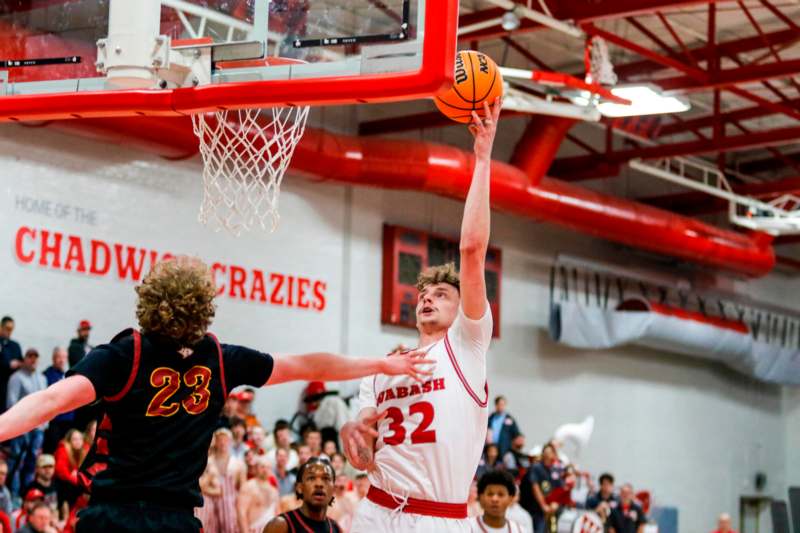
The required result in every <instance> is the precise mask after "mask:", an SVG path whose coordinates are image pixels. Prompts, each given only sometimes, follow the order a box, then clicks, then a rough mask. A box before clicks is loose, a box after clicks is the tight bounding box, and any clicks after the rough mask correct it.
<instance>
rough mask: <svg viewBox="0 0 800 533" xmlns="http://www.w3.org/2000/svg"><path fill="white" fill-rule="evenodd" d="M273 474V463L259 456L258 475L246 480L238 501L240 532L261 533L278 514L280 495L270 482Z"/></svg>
mask: <svg viewBox="0 0 800 533" xmlns="http://www.w3.org/2000/svg"><path fill="white" fill-rule="evenodd" d="M282 451H283V450H282ZM271 476H272V465H270V463H269V461H268V460H267V459H266V457H264V456H263V455H261V456H259V457H257V458H256V476H255V477H254V478H253V479H250V480H248V481H245V482H244V484H243V485H242V490H241V491H240V492H239V498H238V501H237V503H236V507H237V511H238V513H239V532H240V533H261V532H262V531H263V530H264V527H265V526H266V525H267V522H269V521H270V520H272V519H273V518H274V517H275V515H276V514H278V513H277V511H278V502H279V499H280V496H279V494H278V490H277V489H276V488H275V487H273V486H272V483H270V477H271Z"/></svg>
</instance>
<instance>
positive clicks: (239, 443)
mask: <svg viewBox="0 0 800 533" xmlns="http://www.w3.org/2000/svg"><path fill="white" fill-rule="evenodd" d="M230 430H231V434H232V435H233V444H231V457H234V458H236V459H238V460H240V461H244V454H245V452H246V451H247V450H248V446H247V442H245V437H247V426H246V425H245V423H244V420H242V419H241V418H231V419H230Z"/></svg>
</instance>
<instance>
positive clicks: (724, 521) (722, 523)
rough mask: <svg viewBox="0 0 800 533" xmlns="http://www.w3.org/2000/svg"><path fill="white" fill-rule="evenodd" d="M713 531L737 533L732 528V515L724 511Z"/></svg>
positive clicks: (715, 532) (716, 532)
mask: <svg viewBox="0 0 800 533" xmlns="http://www.w3.org/2000/svg"><path fill="white" fill-rule="evenodd" d="M713 533H736V531H734V530H733V529H731V515H729V514H728V513H722V514H721V515H719V520H717V529H716V531H714V532H713Z"/></svg>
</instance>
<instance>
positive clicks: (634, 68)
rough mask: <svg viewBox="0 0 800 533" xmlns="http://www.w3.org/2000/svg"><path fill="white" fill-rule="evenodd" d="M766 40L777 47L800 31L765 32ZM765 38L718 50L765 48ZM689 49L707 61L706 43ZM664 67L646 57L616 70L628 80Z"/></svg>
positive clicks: (723, 45) (739, 51)
mask: <svg viewBox="0 0 800 533" xmlns="http://www.w3.org/2000/svg"><path fill="white" fill-rule="evenodd" d="M764 40H766V42H767V43H769V44H771V45H773V46H775V47H781V46H786V45H789V44H793V43H795V42H797V41H800V32H798V31H795V30H780V31H775V32H772V33H765V34H764ZM764 40H762V39H761V37H758V36H756V37H747V38H744V39H737V40H733V41H725V42H721V43H717V45H716V46H717V52H718V53H719V54H720V55H723V56H726V57H731V56H735V55H738V54H746V53H748V52H753V51H755V50H761V49H762V48H764ZM689 51H690V52H691V54H692V56H693V57H695V58H696V59H697V61H705V60H707V59H708V56H709V51H708V47H707V46H706V45H705V44H704V45H701V46H695V47H692V48H689ZM664 68H665V67H664V65H662V64H661V63H658V62H656V61H653V60H651V59H644V60H640V61H633V62H631V63H626V64H624V65H616V66H615V67H614V71H615V72H616V73H617V75H618V76H619V78H620V79H621V80H627V79H630V78H633V77H636V76H643V75H647V74H652V73H653V72H657V71H659V70H664Z"/></svg>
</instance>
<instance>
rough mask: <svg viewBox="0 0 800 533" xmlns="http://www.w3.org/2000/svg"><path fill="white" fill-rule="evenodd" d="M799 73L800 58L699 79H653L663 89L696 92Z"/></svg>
mask: <svg viewBox="0 0 800 533" xmlns="http://www.w3.org/2000/svg"><path fill="white" fill-rule="evenodd" d="M797 73H800V59H794V60H790V61H774V62H772V63H765V64H760V65H745V66H743V67H740V68H734V69H727V70H721V71H719V73H718V74H716V75H714V76H710V77H708V79H706V80H699V79H698V77H697V76H676V77H674V78H666V79H660V80H655V81H654V83H656V84H658V85H659V86H660V87H661V88H662V89H663V90H665V91H677V92H696V91H707V90H709V89H722V88H725V87H729V86H731V85H739V84H742V83H752V82H756V81H762V80H770V79H773V78H786V77H789V76H794V75H796V74H797Z"/></svg>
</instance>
